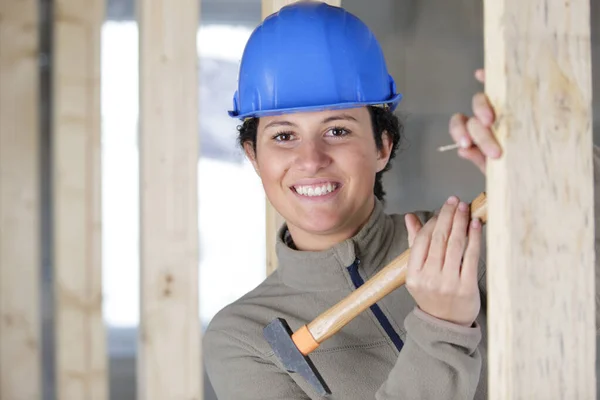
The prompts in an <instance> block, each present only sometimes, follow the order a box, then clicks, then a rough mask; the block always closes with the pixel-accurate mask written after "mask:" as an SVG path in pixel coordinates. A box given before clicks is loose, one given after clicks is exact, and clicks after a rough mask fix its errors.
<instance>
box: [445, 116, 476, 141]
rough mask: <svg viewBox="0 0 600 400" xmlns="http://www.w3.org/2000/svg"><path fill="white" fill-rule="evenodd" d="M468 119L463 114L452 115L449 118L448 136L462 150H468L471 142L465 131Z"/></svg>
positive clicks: (467, 132)
mask: <svg viewBox="0 0 600 400" xmlns="http://www.w3.org/2000/svg"><path fill="white" fill-rule="evenodd" d="M468 120H469V118H468V117H467V116H466V115H464V114H460V113H458V114H454V115H453V116H452V117H451V118H450V126H449V130H450V136H452V139H454V142H455V143H458V144H459V145H460V147H462V148H463V149H467V148H469V147H470V146H471V145H472V144H473V141H472V140H471V137H470V136H469V131H468V130H467V121H468Z"/></svg>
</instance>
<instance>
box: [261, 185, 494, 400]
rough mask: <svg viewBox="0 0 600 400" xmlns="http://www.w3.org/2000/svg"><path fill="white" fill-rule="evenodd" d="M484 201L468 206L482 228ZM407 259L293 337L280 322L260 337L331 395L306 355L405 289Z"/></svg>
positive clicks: (405, 254)
mask: <svg viewBox="0 0 600 400" xmlns="http://www.w3.org/2000/svg"><path fill="white" fill-rule="evenodd" d="M486 200H487V198H486V194H485V192H483V193H481V194H479V196H477V197H476V198H475V200H473V202H472V203H471V217H472V218H479V219H480V220H481V223H482V224H485V223H486V222H487V201H486ZM409 255H410V249H407V250H406V251H405V252H403V253H402V254H400V255H399V256H398V257H396V258H395V259H394V260H392V261H391V262H390V263H389V264H388V265H386V266H385V267H384V268H383V269H382V270H381V271H379V272H378V273H377V274H376V275H375V276H373V277H372V278H371V279H369V280H368V281H367V282H365V284H364V285H362V286H361V287H359V288H358V289H356V290H355V291H353V292H352V293H351V294H350V295H348V296H347V297H345V298H344V299H342V300H341V301H340V302H339V303H337V304H335V305H334V306H333V307H331V308H330V309H328V310H327V311H325V312H323V313H322V314H321V315H319V316H318V317H317V318H315V319H314V320H313V321H312V322H310V323H309V324H307V325H304V326H302V327H301V328H299V329H298V330H297V331H296V332H294V333H292V330H291V328H290V327H289V325H288V323H287V322H286V321H285V319H283V318H275V319H274V320H273V321H272V322H270V323H269V324H268V325H267V326H266V327H265V328H264V330H263V335H264V337H265V339H266V340H267V342H268V343H269V345H270V346H271V348H272V349H273V352H274V353H275V355H276V356H277V358H278V359H279V360H280V361H281V363H282V364H283V365H284V367H285V369H286V370H287V371H288V372H290V373H297V374H299V375H300V376H302V377H303V378H304V379H305V380H306V381H307V382H308V383H309V384H311V385H312V386H313V387H314V388H315V390H316V391H317V392H318V393H319V394H320V395H322V396H326V395H329V394H331V391H330V390H329V388H328V387H327V384H326V383H325V381H324V380H323V378H322V377H321V375H320V374H319V372H318V371H317V369H316V368H315V366H314V365H313V363H312V362H311V361H310V359H309V358H308V355H309V354H310V353H311V352H313V351H314V350H316V349H317V348H318V347H319V345H320V344H321V343H323V342H324V341H325V340H327V339H329V338H330V337H331V336H333V335H335V334H336V333H337V332H338V331H339V330H340V329H342V328H343V327H344V326H346V325H347V324H348V323H349V322H350V321H352V320H353V319H354V318H355V317H356V316H358V315H359V314H360V313H362V312H363V311H364V310H366V309H367V308H369V307H371V306H372V305H373V304H374V303H376V302H378V301H379V300H381V299H382V298H383V297H385V296H387V295H388V294H389V293H391V292H392V291H394V290H395V289H397V288H399V287H400V286H402V285H404V284H405V283H406V270H407V267H408V260H409Z"/></svg>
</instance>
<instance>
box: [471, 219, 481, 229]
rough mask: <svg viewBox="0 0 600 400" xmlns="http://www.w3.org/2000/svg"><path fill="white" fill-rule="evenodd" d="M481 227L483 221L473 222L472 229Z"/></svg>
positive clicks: (476, 220)
mask: <svg viewBox="0 0 600 400" xmlns="http://www.w3.org/2000/svg"><path fill="white" fill-rule="evenodd" d="M480 226H481V221H480V220H479V218H473V220H472V221H471V227H473V228H479V227H480Z"/></svg>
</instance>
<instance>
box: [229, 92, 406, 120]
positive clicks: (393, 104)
mask: <svg viewBox="0 0 600 400" xmlns="http://www.w3.org/2000/svg"><path fill="white" fill-rule="evenodd" d="M401 100H402V94H401V93H398V94H396V95H394V97H392V98H390V99H388V100H384V101H371V102H368V101H367V102H348V103H337V104H319V105H310V106H302V107H290V108H279V109H276V110H259V111H251V112H247V113H239V112H237V111H235V110H231V111H228V114H229V116H230V117H234V118H238V119H241V120H244V119H247V118H260V117H266V116H274V115H283V114H292V113H298V112H310V111H325V110H343V109H347V108H358V107H364V106H375V105H387V106H389V107H390V110H391V111H394V110H395V109H396V107H397V106H398V103H400V101H401Z"/></svg>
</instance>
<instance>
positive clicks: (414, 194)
mask: <svg viewBox="0 0 600 400" xmlns="http://www.w3.org/2000/svg"><path fill="white" fill-rule="evenodd" d="M492 2H495V6H497V7H498V9H500V8H501V7H503V8H504V9H505V10H510V12H512V13H515V14H518V13H517V12H516V10H517V9H518V8H519V7H523V8H527V7H529V8H530V9H533V8H534V6H532V5H525V3H527V2H522V3H521V2H519V1H517V0H513V1H509V0H487V1H482V0H421V1H414V0H375V1H368V2H367V1H364V0H343V1H341V4H342V6H343V7H344V8H346V9H347V10H348V11H350V12H352V13H354V14H356V15H357V16H358V17H360V18H361V19H362V20H363V21H365V22H366V23H367V24H368V25H369V26H370V27H371V29H372V30H373V31H374V33H375V35H376V36H377V38H378V39H379V41H380V42H381V44H382V46H383V49H384V52H385V55H386V59H387V62H388V66H389V69H390V72H391V74H392V75H393V76H394V77H395V79H396V82H397V84H398V87H399V91H400V92H401V93H403V95H404V100H403V101H402V103H401V104H400V107H399V110H398V114H399V115H401V116H402V119H403V121H404V124H405V128H404V133H405V142H404V146H403V150H402V151H401V152H400V153H399V155H398V156H397V158H396V160H394V163H393V168H392V170H391V171H390V172H388V173H387V174H386V175H385V178H384V185H385V190H386V192H387V202H386V211H387V212H390V213H396V212H397V213H403V212H407V211H413V210H416V209H435V208H436V207H438V206H439V205H440V204H442V203H443V201H444V199H445V198H447V196H448V195H449V194H456V195H458V196H459V197H461V198H464V199H472V198H474V197H475V196H476V195H477V194H479V193H480V192H482V191H483V190H485V189H486V185H488V188H489V185H490V181H489V179H488V182H486V180H485V178H484V176H483V175H482V174H481V173H480V172H479V171H477V170H476V168H474V167H473V166H472V165H471V164H470V163H468V162H466V161H464V160H461V159H460V158H459V157H457V156H456V154H455V153H454V152H452V151H450V152H444V153H439V152H437V151H436V149H437V148H438V147H439V146H442V145H446V144H448V143H450V142H451V138H450V136H449V134H448V119H449V117H450V116H451V115H452V114H453V113H455V112H464V113H467V114H468V113H469V112H470V107H471V96H472V95H473V94H474V93H475V92H476V91H479V90H481V89H482V85H481V84H480V83H478V82H477V81H476V80H475V79H474V78H473V72H474V71H475V70H476V69H477V68H481V67H483V66H484V62H485V59H486V54H485V51H486V48H485V35H484V32H487V34H488V35H492V34H493V33H490V32H491V31H492V30H491V29H489V30H488V31H486V30H485V28H486V26H485V24H486V23H490V24H492V22H491V18H489V16H488V18H487V19H486V18H484V5H485V4H491V3H492ZM286 3H289V1H277V0H262V1H261V0H201V1H199V0H137V1H136V0H88V1H85V2H84V1H80V0H0V316H1V318H0V400H38V399H40V400H41V399H44V400H54V399H56V400H71V399H73V400H81V399H86V400H87V399H90V400H107V399H111V400H129V399H135V398H137V399H140V400H142V399H144V400H147V399H148V400H150V399H155V400H168V399H173V400H175V399H183V398H186V399H189V398H194V399H203V400H211V399H216V397H215V395H214V392H213V391H212V389H211V386H210V382H209V381H208V379H207V378H206V377H205V378H204V379H202V376H204V373H203V368H202V349H201V337H202V331H203V329H204V328H206V326H207V325H208V323H209V322H210V320H211V318H212V316H213V315H214V314H215V313H216V312H217V311H218V310H219V309H220V308H222V307H223V306H225V305H226V304H228V303H229V302H232V301H233V300H235V299H236V298H238V297H239V296H241V295H243V294H244V293H245V292H247V291H248V290H250V289H252V288H253V287H255V286H256V285H257V284H258V283H260V281H261V280H263V279H264V278H265V276H266V274H267V273H268V271H270V270H272V268H274V267H276V260H274V259H273V257H274V256H273V254H272V246H270V243H272V241H273V235H274V229H275V227H276V226H277V225H276V224H277V223H278V222H279V221H278V219H277V216H274V215H273V214H272V211H271V209H270V208H269V207H268V206H266V205H265V203H266V201H265V196H264V193H263V190H262V187H261V184H260V181H259V179H258V177H257V176H256V174H255V173H254V170H253V169H252V167H251V165H250V164H249V163H248V161H247V160H246V159H245V158H244V156H243V154H242V152H241V150H240V149H239V147H237V145H236V134H237V131H236V126H237V125H238V123H239V121H237V120H234V119H232V118H230V117H229V116H228V115H227V110H228V109H229V108H230V107H231V96H232V94H233V92H234V91H235V87H236V83H237V73H238V67H239V60H240V58H241V54H242V51H243V48H244V44H245V42H246V40H247V39H248V37H249V35H250V33H251V32H252V30H253V28H254V27H255V26H256V25H257V24H259V23H260V21H261V18H263V17H264V16H265V15H268V14H270V13H271V12H273V11H275V10H276V9H278V8H279V7H281V6H282V5H284V4H286ZM330 3H332V4H339V3H340V2H339V1H338V2H330ZM484 3H485V4H484ZM535 3H536V4H538V3H539V4H538V5H537V6H536V7H542V6H544V5H545V6H546V7H549V8H552V7H555V8H557V9H558V8H559V7H562V6H563V3H565V2H564V1H558V0H546V1H542V0H538V1H536V2H535ZM567 3H570V4H571V6H572V7H575V6H577V7H578V9H580V10H584V11H582V12H581V14H580V15H579V16H580V21H581V24H580V25H581V26H584V27H585V26H586V24H587V21H588V20H589V21H591V24H590V27H591V28H590V34H591V35H590V37H591V45H590V46H589V49H590V52H588V53H586V47H585V43H586V42H585V40H586V38H585V37H584V38H583V44H584V46H583V48H584V50H582V53H577V52H573V53H569V52H567V54H566V55H565V54H563V55H562V56H564V57H567V58H568V57H571V59H570V60H567V61H566V62H563V63H558V64H561V65H570V64H571V63H572V64H578V63H579V64H581V63H583V68H582V70H583V71H585V70H586V69H585V68H586V67H587V68H589V69H590V71H591V81H586V80H585V79H584V78H582V79H577V83H575V82H574V81H573V80H568V83H567V84H568V85H572V86H571V89H573V87H577V85H578V84H579V85H581V82H584V84H585V83H586V82H587V84H588V85H587V86H586V87H583V88H582V87H581V86H579V87H578V88H579V89H580V90H583V91H584V92H585V93H587V94H588V95H589V96H591V98H592V101H591V103H590V106H591V107H589V109H588V111H589V113H588V114H585V112H583V114H584V115H583V116H581V114H577V115H575V114H576V111H573V110H568V111H565V114H563V115H565V116H566V117H567V118H586V115H587V116H588V117H590V121H591V122H592V125H593V127H592V128H591V131H592V132H593V136H592V138H591V139H592V140H593V143H594V144H600V2H599V1H596V0H590V2H589V6H590V7H589V12H588V11H587V10H586V7H584V6H582V5H581V4H582V3H585V1H582V0H575V1H571V2H567ZM490 8H491V6H490ZM523 15H525V17H523V18H522V20H518V21H515V22H514V24H515V25H518V24H521V25H520V26H526V25H527V24H528V23H533V22H531V21H528V20H527V18H526V16H527V15H528V14H527V13H524V14H523ZM532 21H533V17H532ZM575 25H577V24H573V26H567V28H565V29H567V31H561V34H563V35H564V37H567V36H568V35H569V34H571V35H580V33H578V31H577V32H575V29H576V27H575ZM568 29H573V32H569V31H568ZM498 35H499V34H498ZM558 36H559V38H560V37H563V36H561V35H558ZM530 39H531V40H532V46H536V45H539V43H537V42H535V41H536V40H538V39H537V38H536V37H535V35H532V37H531V38H530ZM555 39H556V38H555ZM556 40H557V41H559V39H556ZM503 51H504V52H505V53H502V54H509V53H510V50H509V49H508V48H503V49H500V50H498V52H499V53H501V52H503ZM586 55H587V56H589V57H590V59H589V60H588V59H586ZM498 60H500V55H498ZM590 60H591V62H590ZM563 61H564V60H563ZM532 62H533V61H532ZM579 66H581V65H579ZM567 69H568V68H567ZM499 70H500V68H499ZM501 73H502V72H500V73H499V74H501ZM565 74H568V72H565ZM493 76H495V77H496V78H498V79H506V80H510V79H516V78H515V77H512V76H509V74H508V73H507V75H506V76H505V77H504V78H502V77H500V76H499V75H493ZM573 90H575V89H573ZM566 92H567V93H571V92H572V91H569V90H567V91H566ZM507 96H510V93H509V94H507ZM505 100H506V101H507V102H509V103H510V98H509V99H505ZM531 107H532V109H533V110H534V111H537V112H539V113H540V115H545V114H544V113H545V112H548V113H552V110H549V111H548V110H544V111H542V110H535V105H531ZM156 110H161V111H160V112H157V111H156ZM571 111H572V113H573V115H571V114H569V112H571ZM590 113H591V114H590ZM508 129H510V126H509V128H508ZM173 132H176V133H173ZM551 147H552V144H548V146H547V147H545V148H544V149H542V150H540V151H548V152H551V151H550V150H549V148H551ZM517 153H518V151H515V153H514V154H517ZM519 157H521V158H519ZM560 157H563V156H562V155H561V156H560ZM560 157H559V156H557V158H554V159H552V160H554V161H556V163H559V162H562V161H561V160H563V159H562V158H560ZM576 157H579V155H577V154H574V153H570V154H564V162H565V163H566V165H569V160H570V159H574V158H576ZM512 159H513V160H521V161H519V162H522V163H527V162H528V161H527V157H526V156H525V155H524V154H521V155H518V154H517V155H515V156H514V157H513V158H512ZM512 165H513V166H514V164H512ZM506 168H507V169H510V168H513V167H511V166H510V165H508V166H506ZM557 168H558V167H557ZM587 178H589V176H588V177H587ZM592 183H593V182H592V180H590V179H587V180H586V179H583V178H582V179H581V182H579V183H578V185H579V186H578V187H580V188H587V187H591V186H590V185H592ZM503 184H504V185H506V183H503ZM499 185H500V184H499ZM503 188H506V186H503ZM582 192H585V190H584V189H582ZM515 193H517V192H516V191H515ZM524 193H525V194H523V196H525V197H522V198H521V199H522V200H523V202H526V201H533V202H535V201H536V199H535V193H532V192H527V190H524ZM496 196H499V195H498V194H496ZM517 196H518V195H517V194H515V195H514V196H512V197H510V198H509V200H508V201H518V199H517V198H516V197H517ZM526 196H531V197H530V198H529V200H527V199H528V198H526ZM494 204H495V205H494V206H493V207H496V206H498V204H499V203H494ZM587 206H590V204H587ZM498 207H499V206H498ZM161 210H163V211H164V210H167V211H166V212H161ZM489 212H490V214H493V212H494V208H491V209H490V211H489ZM162 215H165V216H168V217H167V218H171V219H169V220H161V216H162ZM510 218H513V216H511V217H510ZM505 224H506V226H508V228H502V229H506V231H505V232H506V234H507V235H511V234H512V233H511V228H510V226H511V223H510V221H506V223H505ZM490 228H492V227H490ZM556 228H557V229H560V224H557V225H556ZM493 229H495V233H496V234H498V233H499V230H500V229H501V228H500V227H499V226H498V225H496V226H495V227H494V228H493ZM233 242H235V251H231V246H232V243H233ZM591 251H592V250H591V249H589V248H586V249H583V250H582V252H588V253H589V254H591V253H590V252H591ZM575 256H576V255H575V254H574V255H573V257H575ZM532 257H534V256H532ZM165 264H166V265H169V266H170V269H169V270H168V271H167V272H165V271H164V269H162V266H163V265H165ZM588 267H590V265H588ZM164 274H166V276H163V275H164ZM163 278H164V279H163ZM507 279H509V278H507ZM540 279H544V278H540ZM157 282H160V283H157ZM172 282H174V283H173V284H171V283H172ZM179 282H188V283H189V282H195V283H192V284H187V285H178V283H179ZM569 284H571V285H575V280H573V282H566V283H565V290H576V287H575V289H574V286H571V287H570V289H566V287H567V286H568V285H569ZM171 294H172V295H171ZM505 294H506V296H509V293H505ZM163 295H164V296H163ZM548 295H549V296H555V295H556V293H554V292H552V293H550V292H549V293H548ZM161 296H162V297H161ZM165 297H166V298H169V299H167V300H164V298H165ZM589 301H590V304H593V298H590V299H589ZM544 304H545V303H544V302H543V301H541V302H540V307H544ZM494 307H496V306H495V305H494ZM157 310H158V311H157ZM586 321H587V322H586V323H587V324H588V325H586V326H588V327H589V325H590V324H591V323H593V322H594V321H592V320H591V319H587V320H586ZM565 329H569V327H565ZM573 329H575V328H573ZM182 332H183V333H182ZM563 333H564V332H563ZM571 334H572V335H574V336H578V335H580V332H577V331H575V330H573V331H571ZM142 336H143V337H142ZM148 337H150V338H155V339H156V340H154V341H153V340H147V338H148ZM182 338H183V339H182ZM582 340H583V339H582ZM596 341H597V339H596ZM596 347H598V346H596ZM577 351H580V352H583V350H576V351H575V352H577ZM595 351H596V350H595V348H592V349H589V352H591V353H594V354H595ZM557 357H558V356H557ZM581 357H582V358H581V359H584V358H585V356H584V355H582V356H581ZM596 358H597V357H595V356H594V360H595V359H596ZM532 362H534V360H532ZM571 362H578V361H573V360H571ZM595 364H596V365H600V363H598V362H596V363H595ZM586 365H587V364H586ZM582 368H583V367H582ZM528 371H529V370H528ZM596 371H597V368H596ZM588 372H590V371H588ZM75 375H76V376H77V377H76V378H73V376H75ZM524 375H525V376H524V377H523V379H528V380H533V381H535V380H536V379H538V380H539V384H540V385H544V384H546V383H545V382H543V380H542V378H540V377H539V376H537V377H536V376H535V374H532V375H531V376H529V375H527V374H526V373H525V374H524ZM592 375H593V379H591V378H590V379H589V380H586V381H585V383H586V384H587V385H589V386H592V385H593V390H594V393H600V390H596V384H597V383H596V379H595V376H596V372H595V371H594V373H593V374H590V376H592ZM156 376H162V377H163V379H156V378H155V377H156ZM577 385H580V383H578V384H577ZM567 386H568V384H567ZM515 387H519V386H518V385H515ZM598 387H600V386H598ZM175 388H177V389H175ZM588 389H589V388H588ZM565 393H575V392H569V391H566V392H565ZM581 393H590V391H582V392H581ZM169 396H171V397H169ZM184 396H187V397H184ZM512 396H513V397H504V398H526V397H520V396H519V393H516V392H513V393H512ZM496 398H498V399H499V398H501V397H496ZM556 398H569V397H568V396H567V397H556ZM571 398H586V399H588V398H590V397H586V396H585V395H582V396H581V397H571ZM596 398H600V396H597V397H596Z"/></svg>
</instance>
